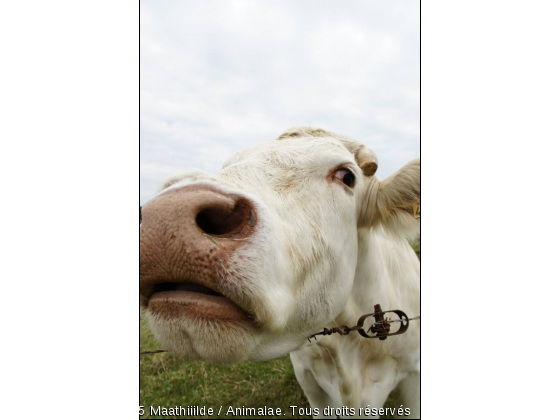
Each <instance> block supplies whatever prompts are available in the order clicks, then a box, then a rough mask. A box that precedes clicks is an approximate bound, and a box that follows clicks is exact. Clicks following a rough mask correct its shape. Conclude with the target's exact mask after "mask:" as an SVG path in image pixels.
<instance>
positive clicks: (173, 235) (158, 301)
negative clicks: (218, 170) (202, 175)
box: [140, 185, 257, 321]
mask: <svg viewBox="0 0 560 420" xmlns="http://www.w3.org/2000/svg"><path fill="white" fill-rule="evenodd" d="M256 228H257V212H256V210H255V206H254V204H253V203H252V202H251V201H250V200H249V199H247V198H246V197H242V196H239V195H235V194H226V193H224V192H222V191H220V190H219V189H217V188H214V187H212V186H210V185H190V186H185V187H178V188H172V189H170V190H168V191H166V192H164V193H162V194H161V195H159V196H158V197H156V198H155V199H153V200H151V201H150V202H148V203H147V204H146V205H145V206H144V207H143V208H142V225H141V228H140V298H141V304H142V306H143V307H144V308H147V309H148V310H149V311H151V312H152V313H154V314H157V315H159V316H160V317H162V318H170V319H171V318H180V317H187V318H196V319H206V320H222V321H228V320H231V321H243V320H250V319H251V312H250V308H248V307H247V304H246V303H244V300H243V299H241V297H240V296H238V294H237V293H236V290H239V284H231V282H232V280H231V278H227V279H226V278H224V277H222V276H220V274H219V273H222V272H224V271H230V272H231V271H235V267H231V266H230V264H235V263H234V262H233V263H232V261H231V257H232V256H233V255H234V254H235V252H236V251H237V250H238V248H240V247H242V246H246V245H247V244H248V243H249V241H250V238H251V235H252V234H253V232H254V231H255V229H256ZM238 280H239V281H242V277H240V278H239V279H238Z"/></svg>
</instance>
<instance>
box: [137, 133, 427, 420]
mask: <svg viewBox="0 0 560 420" xmlns="http://www.w3.org/2000/svg"><path fill="white" fill-rule="evenodd" d="M376 169H377V157H376V156H375V154H374V153H373V152H372V151H371V150H370V149H369V148H367V147H365V146H363V145H362V144H360V143H358V142H356V141H354V140H352V139H350V138H348V137H345V136H341V135H338V134H335V133H331V132H328V131H324V130H320V129H312V128H309V127H302V128H294V129H291V130H288V131H287V132H285V133H284V134H282V135H281V136H280V137H279V138H278V139H276V140H272V141H269V142H266V143H263V144H261V145H258V146H256V147H253V148H250V149H246V150H242V151H240V152H238V153H236V154H235V155H233V156H232V157H231V158H230V159H229V160H228V161H227V162H226V163H225V164H224V166H223V168H222V170H221V171H220V172H219V173H217V174H216V175H214V176H210V175H207V174H204V173H203V172H200V171H196V170H192V171H190V172H187V173H186V174H185V175H184V176H181V177H177V178H175V179H173V180H171V181H170V182H169V183H168V184H166V186H165V188H164V189H163V191H162V192H161V193H160V194H158V195H157V196H156V197H155V198H154V199H152V200H150V201H149V202H148V203H146V204H145V205H144V207H143V209H142V213H143V214H142V226H141V234H140V294H141V307H142V309H143V314H144V317H145V319H146V320H147V321H148V323H149V325H150V328H151V330H152V331H153V333H154V335H155V336H156V338H157V339H158V340H159V341H160V342H161V343H162V344H164V345H165V346H166V348H167V349H168V350H170V351H172V352H174V353H176V354H178V355H180V356H184V357H186V358H189V359H200V358H202V359H205V360H208V361H211V362H216V363H233V362H239V361H245V360H250V361H261V360H270V359H273V358H277V357H280V356H283V355H285V354H287V353H290V355H291V359H292V363H293V366H294V370H295V373H296V376H297V379H298V381H299V383H300V384H301V386H302V388H303V390H304V391H305V393H306V395H307V397H308V399H309V402H310V404H311V406H312V407H313V408H314V409H316V411H315V412H314V416H315V417H319V418H320V417H329V412H328V411H327V412H325V411H324V409H325V408H326V407H338V408H342V407H348V408H353V409H354V410H355V411H354V414H355V415H356V416H359V417H366V416H367V417H372V418H375V416H371V415H370V414H371V413H369V412H368V413H367V414H366V413H365V412H361V415H360V412H359V411H358V409H359V408H360V407H362V408H366V407H369V408H381V407H383V404H384V402H385V400H386V399H387V396H388V395H389V393H390V392H391V391H393V390H397V391H398V392H397V393H396V395H397V398H398V402H397V408H400V407H401V404H402V409H403V410H404V409H405V408H406V409H407V411H406V414H408V413H410V415H409V416H408V418H419V394H420V382H419V372H420V366H419V363H420V355H419V345H420V343H419V342H420V332H419V322H418V321H417V322H411V323H410V327H409V329H408V331H407V332H406V333H405V334H403V335H397V336H394V337H389V338H388V339H387V340H385V341H379V340H377V339H366V338H363V337H361V336H360V335H359V334H358V333H356V332H354V333H351V334H349V335H346V336H339V335H333V336H326V337H323V336H320V337H319V338H318V340H317V341H314V340H313V342H312V343H309V342H308V340H307V338H308V337H309V336H310V335H312V334H313V333H316V332H318V331H321V330H322V329H323V328H324V327H328V328H331V327H334V326H341V325H347V326H354V325H356V321H357V320H358V318H359V317H360V316H361V315H363V314H366V313H371V312H373V307H374V304H377V303H379V304H381V307H382V308H383V309H384V310H389V309H400V310H403V311H404V312H406V313H407V314H408V315H409V316H415V315H419V311H420V280H419V274H420V273H419V272H420V264H419V261H418V259H417V257H416V255H415V253H414V251H413V249H412V248H411V246H410V245H409V242H408V241H409V240H410V239H412V238H414V237H416V236H417V235H418V232H419V221H418V219H415V218H414V217H413V215H412V212H413V203H414V202H415V201H417V200H419V198H420V162H419V160H414V161H412V162H410V163H408V164H407V165H406V166H404V167H403V168H402V169H400V170H399V171H398V172H396V173H395V174H394V175H392V176H391V177H389V178H387V179H386V180H384V181H380V180H379V179H378V178H377V177H375V176H374V172H375V170H376ZM393 325H397V324H393ZM395 329H396V327H395ZM401 412H402V411H401ZM338 414H339V416H340V417H346V416H350V415H351V414H352V412H351V411H350V410H348V411H345V412H343V413H340V412H339V413H338ZM331 417H334V418H336V413H334V412H333V413H331ZM405 417H406V416H405Z"/></svg>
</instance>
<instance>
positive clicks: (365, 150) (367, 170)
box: [356, 146, 378, 176]
mask: <svg viewBox="0 0 560 420" xmlns="http://www.w3.org/2000/svg"><path fill="white" fill-rule="evenodd" d="M356 162H357V163H358V166H359V167H360V168H361V169H362V172H363V173H364V175H365V176H372V175H373V174H375V172H376V171H377V167H378V160H377V155H376V154H375V153H374V152H373V150H371V149H370V148H369V147H366V146H362V147H361V148H360V150H358V153H357V154H356Z"/></svg>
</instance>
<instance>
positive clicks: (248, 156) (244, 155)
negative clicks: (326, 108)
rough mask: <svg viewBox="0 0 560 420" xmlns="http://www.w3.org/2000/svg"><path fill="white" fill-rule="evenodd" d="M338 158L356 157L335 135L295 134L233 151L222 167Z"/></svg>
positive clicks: (287, 163)
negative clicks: (294, 135)
mask: <svg viewBox="0 0 560 420" xmlns="http://www.w3.org/2000/svg"><path fill="white" fill-rule="evenodd" d="M336 160H341V161H342V160H347V161H353V160H354V158H353V156H352V153H350V152H349V151H348V149H347V148H346V147H344V145H343V144H342V143H341V142H340V141H339V140H337V139H336V138H332V137H296V138H287V139H282V140H270V141H267V142H264V143H262V144H259V145H257V146H253V147H250V148H247V149H243V150H240V151H239V152H237V153H234V154H233V155H232V156H231V157H230V158H229V159H228V160H227V161H226V162H225V163H224V165H223V168H226V167H228V166H231V165H234V164H238V163H242V162H247V163H249V162H254V163H269V164H272V165H281V166H284V165H289V164H294V163H305V162H314V163H316V164H320V163H321V162H325V163H327V162H330V161H336Z"/></svg>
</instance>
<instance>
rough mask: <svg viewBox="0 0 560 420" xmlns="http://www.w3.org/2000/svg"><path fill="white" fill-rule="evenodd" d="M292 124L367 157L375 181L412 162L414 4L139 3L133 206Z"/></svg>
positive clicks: (285, 0)
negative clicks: (356, 145)
mask: <svg viewBox="0 0 560 420" xmlns="http://www.w3.org/2000/svg"><path fill="white" fill-rule="evenodd" d="M302 125H306V126H313V127H319V128H323V129H326V130H330V131H334V132H336V133H339V134H343V135H346V136H350V137H352V138H353V139H355V140H357V141H360V142H361V143H364V144H366V145H368V146H369V147H371V148H372V149H373V150H374V151H375V152H376V154H377V156H378V158H379V170H378V171H377V174H376V175H377V176H378V177H380V178H386V177H387V176H389V175H390V174H392V173H393V172H395V171H396V170H398V169H399V168H400V167H402V166H403V165H404V164H406V163H407V162H408V161H409V160H411V159H413V158H415V157H418V156H419V155H420V3H419V1H404V0H403V1H398V2H397V1H370V0H348V1H344V2H342V1H339V0H335V1H332V0H306V1H301V0H266V1H264V0H205V1H195V0H188V1H187V0H183V1H180V0H179V1H177V0H162V1H157V2H156V1H141V4H140V204H141V205H142V204H143V203H145V202H146V201H147V200H149V199H150V198H152V197H153V196H154V195H155V194H157V192H158V190H159V189H160V188H161V185H162V184H163V182H164V181H165V180H166V179H167V178H168V177H170V176H172V175H173V174H176V173H180V172H183V171H184V170H186V169H188V168H198V169H201V170H203V171H206V172H208V173H210V174H215V173H216V172H218V171H219V170H220V168H221V167H222V164H223V163H224V162H225V160H226V159H227V158H228V157H229V156H230V155H231V154H232V153H234V152H236V151H238V150H240V149H243V148H247V147H251V146H253V145H256V144H259V143H262V142H264V141H267V140H271V139H274V138H276V137H278V135H280V134H281V133H282V132H283V131H285V130H286V129H288V128H290V127H294V126H302Z"/></svg>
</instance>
